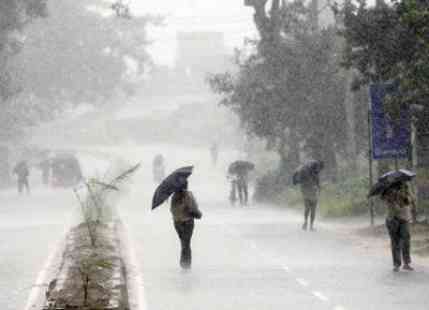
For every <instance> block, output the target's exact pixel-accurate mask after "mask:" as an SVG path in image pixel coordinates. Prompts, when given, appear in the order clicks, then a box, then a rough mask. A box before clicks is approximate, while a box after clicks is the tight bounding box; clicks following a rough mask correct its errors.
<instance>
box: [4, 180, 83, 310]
mask: <svg viewBox="0 0 429 310" xmlns="http://www.w3.org/2000/svg"><path fill="white" fill-rule="evenodd" d="M0 200H1V201H2V203H1V206H0V309H7V310H17V309H23V308H24V307H25V305H26V302H27V298H28V295H29V293H30V291H31V289H32V288H33V284H34V283H35V281H36V279H37V277H38V274H39V271H40V269H41V268H42V267H43V266H44V265H45V261H46V259H47V257H48V256H49V254H50V253H51V252H52V251H53V250H54V249H55V247H56V246H57V244H58V242H59V241H60V240H61V238H62V237H63V233H64V230H65V227H67V225H68V224H69V223H70V219H71V214H72V210H74V208H75V205H76V204H75V201H74V197H73V196H72V192H70V191H65V190H49V189H44V188H36V189H34V190H33V191H32V193H31V195H30V196H27V195H23V196H18V195H17V193H16V192H15V191H14V190H7V191H2V192H0Z"/></svg>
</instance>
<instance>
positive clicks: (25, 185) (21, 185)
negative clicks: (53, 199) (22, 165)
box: [18, 178, 30, 194]
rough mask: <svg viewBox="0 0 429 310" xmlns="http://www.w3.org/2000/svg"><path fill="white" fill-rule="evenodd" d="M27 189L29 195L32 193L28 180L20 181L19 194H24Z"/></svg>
mask: <svg viewBox="0 0 429 310" xmlns="http://www.w3.org/2000/svg"><path fill="white" fill-rule="evenodd" d="M24 187H25V189H26V191H27V194H29V193H30V185H29V184H28V179H27V178H22V179H18V193H20V194H21V193H22V191H23V189H24Z"/></svg>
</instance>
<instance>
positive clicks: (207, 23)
mask: <svg viewBox="0 0 429 310" xmlns="http://www.w3.org/2000/svg"><path fill="white" fill-rule="evenodd" d="M128 1H129V3H130V7H131V11H132V13H133V14H136V15H140V14H144V13H154V14H160V15H162V16H165V17H166V26H164V27H161V28H156V29H153V28H151V29H150V33H149V35H150V38H151V39H152V40H154V44H153V46H152V48H151V54H152V56H153V58H154V59H155V61H156V62H158V63H162V64H170V65H172V64H173V63H174V57H175V53H176V50H175V48H176V33H177V32H178V31H220V32H223V33H224V35H225V40H226V44H227V46H228V47H229V48H231V50H232V48H233V47H235V46H240V45H242V43H243V39H244V37H245V36H255V34H256V30H255V28H254V25H253V21H252V19H253V17H252V15H253V13H252V10H251V9H249V8H246V7H244V0H211V1H210V0H156V1H153V0H152V1H142V0H128ZM125 2H126V1H125Z"/></svg>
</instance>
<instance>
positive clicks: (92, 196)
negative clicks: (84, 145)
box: [69, 164, 140, 307]
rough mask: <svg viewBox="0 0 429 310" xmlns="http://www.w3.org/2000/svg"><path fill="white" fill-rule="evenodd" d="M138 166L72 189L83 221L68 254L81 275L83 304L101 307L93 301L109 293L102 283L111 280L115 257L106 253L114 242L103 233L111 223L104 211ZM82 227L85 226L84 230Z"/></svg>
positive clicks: (105, 297)
mask: <svg viewBox="0 0 429 310" xmlns="http://www.w3.org/2000/svg"><path fill="white" fill-rule="evenodd" d="M139 167H140V164H136V165H134V166H132V167H130V168H129V169H127V170H125V171H123V172H121V173H120V174H119V175H118V176H116V177H114V178H112V179H111V180H109V181H104V180H98V179H96V178H91V179H89V180H87V181H85V182H84V183H83V184H82V186H80V187H79V188H74V189H73V191H74V193H75V196H76V199H77V200H78V202H79V205H80V207H81V211H82V215H83V223H82V224H81V225H79V226H78V228H77V229H76V236H77V239H76V240H75V243H77V244H78V245H79V246H78V248H74V250H71V253H70V254H69V256H70V258H71V260H72V261H73V267H72V269H73V270H74V272H75V274H76V276H77V277H78V278H80V283H81V290H80V292H81V293H80V294H81V295H83V297H82V298H83V299H82V300H83V301H82V303H83V305H82V306H83V307H95V306H96V307H98V305H94V303H99V302H100V300H102V301H103V300H105V299H108V297H109V296H107V295H106V294H107V293H105V292H108V291H109V290H107V289H106V287H103V285H102V283H106V282H108V281H109V275H111V274H112V270H113V267H114V263H113V261H114V258H112V257H110V256H106V253H108V252H109V251H111V250H109V249H112V248H113V247H114V245H113V244H111V243H110V242H109V240H108V238H105V236H104V235H105V234H106V233H108V231H109V228H108V227H109V226H108V225H105V224H106V222H108V217H107V216H106V215H105V214H104V213H105V210H106V209H107V208H108V206H109V204H108V200H109V199H110V198H112V197H111V196H109V194H110V193H112V192H120V189H121V185H122V184H124V183H125V182H126V181H128V180H129V179H130V177H131V176H132V175H133V174H134V173H135V172H136V171H137V170H138V169H139ZM82 190H84V191H85V192H86V198H85V199H82V193H80V191H82ZM82 227H85V229H83V230H82ZM104 231H106V233H105V232H104ZM88 240H89V241H88ZM97 290H98V291H101V292H104V293H103V294H101V295H103V296H104V297H100V296H98V295H100V293H96V291H97ZM92 292H94V293H92ZM91 294H92V295H97V294H98V295H97V296H91ZM79 300H80V297H79ZM94 300H95V301H94Z"/></svg>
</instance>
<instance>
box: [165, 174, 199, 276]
mask: <svg viewBox="0 0 429 310" xmlns="http://www.w3.org/2000/svg"><path fill="white" fill-rule="evenodd" d="M170 210H171V213H172V215H173V221H174V228H175V229H176V232H177V234H178V236H179V239H180V244H181V253H180V266H181V267H182V268H183V269H189V268H191V264H192V251H191V238H192V234H193V231H194V219H201V217H202V213H201V211H200V210H199V208H198V204H197V202H196V200H195V198H194V195H193V194H192V192H191V191H188V182H187V181H185V182H184V186H183V187H182V189H181V190H179V191H176V192H175V193H174V194H173V197H172V199H171V208H170Z"/></svg>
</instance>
